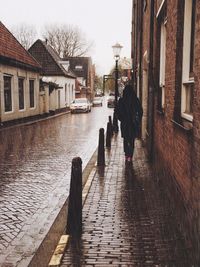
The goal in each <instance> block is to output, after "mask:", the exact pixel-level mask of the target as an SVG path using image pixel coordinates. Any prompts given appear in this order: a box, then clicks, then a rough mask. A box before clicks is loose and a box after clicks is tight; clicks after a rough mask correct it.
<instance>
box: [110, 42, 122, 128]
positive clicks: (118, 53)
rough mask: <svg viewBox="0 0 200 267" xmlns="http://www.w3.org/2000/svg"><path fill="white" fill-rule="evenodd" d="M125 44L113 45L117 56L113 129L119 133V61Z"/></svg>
mask: <svg viewBox="0 0 200 267" xmlns="http://www.w3.org/2000/svg"><path fill="white" fill-rule="evenodd" d="M122 47H123V46H121V45H120V44H119V43H116V44H115V45H113V46H112V49H113V54H114V58H115V107H114V114H113V131H114V132H115V133H117V132H118V131H119V127H118V120H117V114H116V107H117V99H118V95H119V92H118V61H119V58H120V52H121V49H122Z"/></svg>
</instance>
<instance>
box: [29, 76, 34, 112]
mask: <svg viewBox="0 0 200 267" xmlns="http://www.w3.org/2000/svg"><path fill="white" fill-rule="evenodd" d="M29 97H30V108H34V106H35V90H34V80H29Z"/></svg>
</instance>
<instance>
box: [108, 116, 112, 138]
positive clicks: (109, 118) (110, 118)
mask: <svg viewBox="0 0 200 267" xmlns="http://www.w3.org/2000/svg"><path fill="white" fill-rule="evenodd" d="M108 120H109V122H110V129H111V135H112V136H113V123H112V117H111V116H109V117H108Z"/></svg>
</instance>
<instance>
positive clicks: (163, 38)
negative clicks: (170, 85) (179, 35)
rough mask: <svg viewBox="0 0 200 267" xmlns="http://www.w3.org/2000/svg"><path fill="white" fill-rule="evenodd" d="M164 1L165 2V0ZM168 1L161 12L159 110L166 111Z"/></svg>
mask: <svg viewBox="0 0 200 267" xmlns="http://www.w3.org/2000/svg"><path fill="white" fill-rule="evenodd" d="M163 3H164V2H163ZM166 10H167V9H166V2H165V5H163V6H162V10H161V11H160V14H159V32H158V34H159V40H160V49H159V69H158V71H159V87H158V110H160V111H164V108H165V69H166V40H167V39H166V24H167V14H166Z"/></svg>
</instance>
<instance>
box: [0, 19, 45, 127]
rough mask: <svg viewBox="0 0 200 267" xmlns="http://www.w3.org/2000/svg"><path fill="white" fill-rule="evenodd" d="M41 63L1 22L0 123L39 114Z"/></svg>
mask: <svg viewBox="0 0 200 267" xmlns="http://www.w3.org/2000/svg"><path fill="white" fill-rule="evenodd" d="M40 70H41V66H40V64H39V63H38V62H37V61H36V60H35V59H34V58H33V57H32V56H31V55H30V54H29V53H28V52H27V51H26V50H25V49H24V48H23V47H22V46H21V44H20V43H19V42H18V41H17V40H16V38H15V37H14V36H13V35H12V34H11V33H10V32H9V30H8V29H7V28H6V27H5V26H4V25H3V23H1V22H0V122H5V121H10V120H16V119H21V118H24V117H29V116H35V115H38V114H39V78H40V77H39V72H40Z"/></svg>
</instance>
